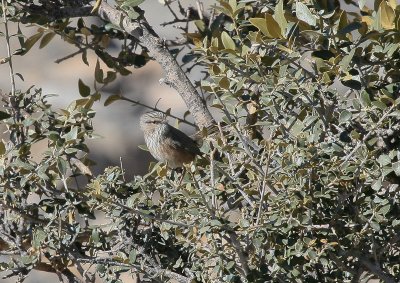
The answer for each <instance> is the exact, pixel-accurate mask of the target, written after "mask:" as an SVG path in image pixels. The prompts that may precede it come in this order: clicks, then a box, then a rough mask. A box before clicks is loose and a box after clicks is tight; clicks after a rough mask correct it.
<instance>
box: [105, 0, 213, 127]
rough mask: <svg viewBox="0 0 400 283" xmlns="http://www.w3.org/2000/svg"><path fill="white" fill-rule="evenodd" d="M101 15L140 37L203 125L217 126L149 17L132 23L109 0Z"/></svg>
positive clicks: (198, 122)
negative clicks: (148, 20) (149, 20)
mask: <svg viewBox="0 0 400 283" xmlns="http://www.w3.org/2000/svg"><path fill="white" fill-rule="evenodd" d="M98 14H99V16H100V17H101V18H102V19H103V20H105V21H109V22H110V23H112V24H114V25H116V26H118V27H120V28H121V29H123V30H124V31H126V32H127V33H128V34H130V35H132V36H133V37H135V38H136V39H138V40H139V41H140V42H141V44H142V45H143V46H145V47H146V48H147V49H148V50H149V52H150V54H151V56H152V57H153V58H154V59H155V60H156V61H157V62H158V63H160V65H161V67H162V68H163V70H164V72H165V79H164V82H165V83H166V84H168V85H170V86H172V87H173V88H174V89H176V91H177V92H178V93H179V95H180V96H181V97H182V99H183V100H184V101H185V103H186V105H187V107H188V109H189V111H190V112H191V113H192V115H193V117H194V120H195V122H196V124H197V125H198V126H199V128H203V127H209V126H212V125H214V119H213V118H212V116H211V114H210V112H209V111H208V109H207V107H206V105H205V103H204V102H203V100H202V99H201V97H200V95H199V94H198V92H197V91H196V89H195V87H194V86H193V85H192V83H191V82H190V80H189V79H188V77H187V76H186V74H185V73H184V72H183V71H182V69H181V68H180V66H179V64H178V63H177V62H176V60H175V59H174V57H173V56H172V55H171V54H170V52H169V51H168V49H167V48H166V46H165V45H164V44H163V41H162V39H160V38H159V37H158V36H157V35H156V34H155V33H154V31H153V30H152V28H151V27H150V25H149V24H148V23H147V22H146V21H145V20H143V19H142V20H140V22H132V21H131V20H130V19H129V18H128V17H127V16H125V15H124V13H123V12H121V11H119V10H116V9H114V8H113V7H111V6H110V5H109V4H107V3H105V2H103V3H102V4H101V5H100V7H99V9H98Z"/></svg>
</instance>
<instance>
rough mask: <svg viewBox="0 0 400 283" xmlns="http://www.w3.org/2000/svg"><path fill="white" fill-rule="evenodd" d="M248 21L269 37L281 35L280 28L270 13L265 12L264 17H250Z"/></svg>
mask: <svg viewBox="0 0 400 283" xmlns="http://www.w3.org/2000/svg"><path fill="white" fill-rule="evenodd" d="M249 21H250V23H251V24H252V25H253V26H255V27H257V28H258V29H259V30H260V31H261V32H262V33H263V34H264V35H266V36H268V37H270V38H280V37H281V28H280V27H279V24H278V23H277V22H276V21H275V20H274V18H273V17H272V16H271V15H270V14H265V18H251V19H250V20H249Z"/></svg>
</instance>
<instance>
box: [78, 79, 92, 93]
mask: <svg viewBox="0 0 400 283" xmlns="http://www.w3.org/2000/svg"><path fill="white" fill-rule="evenodd" d="M78 88H79V94H80V95H81V96H83V97H87V96H89V95H90V87H88V86H87V85H85V84H84V82H83V81H82V80H81V79H79V81H78Z"/></svg>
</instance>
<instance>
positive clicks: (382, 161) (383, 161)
mask: <svg viewBox="0 0 400 283" xmlns="http://www.w3.org/2000/svg"><path fill="white" fill-rule="evenodd" d="M391 162H392V159H391V158H390V157H389V155H387V154H382V155H381V156H379V158H378V163H379V164H380V165H381V166H385V165H388V164H390V163H391Z"/></svg>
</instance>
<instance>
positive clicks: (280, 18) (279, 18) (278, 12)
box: [274, 0, 288, 35]
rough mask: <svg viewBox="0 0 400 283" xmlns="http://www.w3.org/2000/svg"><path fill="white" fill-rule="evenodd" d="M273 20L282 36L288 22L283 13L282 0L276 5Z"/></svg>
mask: <svg viewBox="0 0 400 283" xmlns="http://www.w3.org/2000/svg"><path fill="white" fill-rule="evenodd" d="M274 18H275V20H276V22H277V23H278V25H279V27H280V28H281V34H282V35H284V34H285V31H286V27H287V25H288V22H287V20H286V18H285V11H284V9H283V0H280V1H279V3H278V4H277V5H276V7H275V14H274Z"/></svg>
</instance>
